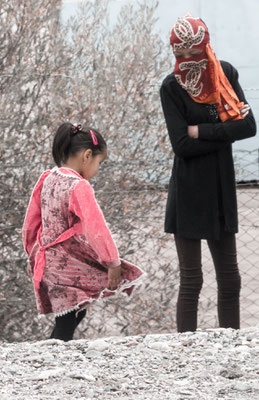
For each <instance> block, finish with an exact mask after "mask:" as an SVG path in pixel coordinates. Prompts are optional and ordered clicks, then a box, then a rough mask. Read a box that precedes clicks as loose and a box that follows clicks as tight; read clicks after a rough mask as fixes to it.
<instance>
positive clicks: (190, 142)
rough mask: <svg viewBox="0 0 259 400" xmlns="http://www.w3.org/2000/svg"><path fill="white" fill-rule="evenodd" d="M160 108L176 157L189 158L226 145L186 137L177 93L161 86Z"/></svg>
mask: <svg viewBox="0 0 259 400" xmlns="http://www.w3.org/2000/svg"><path fill="white" fill-rule="evenodd" d="M160 97H161V103H162V108H163V112H164V116H165V121H166V125H167V130H168V134H169V137H170V141H171V144H172V147H173V151H174V153H175V154H176V155H177V156H178V157H182V158H191V157H196V156H200V155H205V154H208V153H213V152H215V151H218V150H221V149H222V148H223V147H225V146H226V143H223V142H219V141H215V142H213V141H206V140H200V139H193V138H191V137H189V136H188V124H187V121H186V120H185V118H184V117H183V115H182V112H181V108H183V107H181V105H180V104H179V101H178V99H177V93H174V92H173V91H172V89H171V88H170V87H169V86H168V85H166V84H163V85H162V87H161V89H160Z"/></svg>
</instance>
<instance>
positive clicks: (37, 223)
mask: <svg viewBox="0 0 259 400" xmlns="http://www.w3.org/2000/svg"><path fill="white" fill-rule="evenodd" d="M22 233H23V243H24V248H25V251H26V252H27V254H28V257H29V261H30V265H31V269H32V271H33V280H34V289H35V296H36V303H37V309H38V313H39V314H48V313H54V314H55V315H56V316H58V315H63V314H66V313H67V312H70V311H73V310H79V309H81V308H84V307H85V306H86V305H87V304H88V303H89V302H92V301H94V300H98V299H100V298H101V297H106V296H111V295H114V294H117V293H121V292H123V293H126V294H127V295H130V294H131V292H132V290H133V288H134V286H136V285H137V284H139V283H140V278H142V277H143V271H142V270H141V269H140V268H138V267H136V266H135V265H133V264H130V263H128V262H126V261H124V260H121V259H120V258H119V254H118V250H117V247H116V245H115V243H114V241H113V238H112V236H111V233H110V231H109V229H108V227H107V225H106V222H105V219H104V216H103V214H102V211H101V209H100V207H99V206H98V204H97V202H96V199H95V195H94V190H93V188H92V187H91V185H90V183H89V182H88V181H87V180H85V179H83V178H82V176H81V175H79V174H78V173H77V172H75V171H74V170H72V169H70V168H63V167H62V168H57V167H56V168H54V169H52V170H49V171H45V172H44V173H43V174H42V175H41V177H40V178H39V180H38V182H37V183H36V186H35V188H34V190H33V193H32V196H31V199H30V202H29V206H28V209H27V213H26V216H25V221H24V224H23V230H22ZM120 263H121V265H122V281H121V283H120V285H119V287H118V288H117V289H116V290H109V289H108V288H107V287H108V268H112V267H116V266H118V265H119V264H120Z"/></svg>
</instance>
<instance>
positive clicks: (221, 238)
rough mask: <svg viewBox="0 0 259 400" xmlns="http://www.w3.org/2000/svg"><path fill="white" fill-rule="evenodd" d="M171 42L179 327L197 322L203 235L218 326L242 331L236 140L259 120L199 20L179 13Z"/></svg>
mask: <svg viewBox="0 0 259 400" xmlns="http://www.w3.org/2000/svg"><path fill="white" fill-rule="evenodd" d="M170 42H171V45H172V48H173V52H174V55H175V58H176V63H175V67H174V73H172V74H170V75H168V76H167V77H166V78H165V80H164V81H163V84H162V87H161V101H162V107H163V111H164V116H165V120H166V124H167V129H168V133H169V137H170V140H171V144H172V147H173V150H174V153H175V157H174V167H173V172H172V177H171V180H170V184H169V192H168V201H167V207H166V219H165V231H166V232H169V233H174V236H175V244H176V249H177V253H178V258H179V265H180V290H179V296H178V302H177V328H178V331H179V332H185V331H194V330H196V328H197V309H198V299H199V294H200V290H201V287H202V282H203V278H202V268H201V239H206V240H207V242H208V245H209V248H210V252H211V255H212V258H213V261H214V265H215V270H216V279H217V284H218V316H219V324H220V326H221V327H224V328H229V327H230V328H235V329H238V328H239V327H240V323H239V293H240V275H239V270H238V265H237V255H236V239H235V233H236V232H237V230H238V223H237V203H236V185H235V173H234V165H233V157H232V148H231V143H233V142H235V141H236V140H241V139H245V138H248V137H251V136H254V135H255V133H256V124H255V120H254V116H253V113H252V111H251V110H250V107H249V106H248V105H247V104H246V99H245V96H244V93H243V90H242V88H241V87H240V84H239V82H238V72H237V70H236V69H235V68H234V67H233V66H232V65H231V64H230V63H228V62H226V61H222V62H220V61H219V60H218V59H217V58H216V56H215V54H214V52H213V50H212V48H211V46H210V41H209V32H208V28H207V26H206V25H205V23H204V22H203V21H202V20H201V19H199V18H194V17H191V16H185V17H182V18H179V19H178V20H177V21H176V24H175V25H174V27H173V29H172V32H171V38H170Z"/></svg>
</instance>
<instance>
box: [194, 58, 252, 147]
mask: <svg viewBox="0 0 259 400" xmlns="http://www.w3.org/2000/svg"><path fill="white" fill-rule="evenodd" d="M229 66H230V67H231V77H230V78H229V81H230V83H231V85H232V87H233V89H234V91H235V92H236V94H237V96H238V98H239V100H240V101H243V102H244V103H245V104H247V100H246V98H245V95H244V92H243V90H242V88H241V86H240V84H239V81H238V72H237V70H236V69H235V68H234V67H233V66H232V65H230V64H229ZM198 129H199V138H200V139H202V140H207V141H211V140H212V141H221V142H227V143H233V142H235V141H236V140H242V139H247V138H249V137H252V136H255V134H256V123H255V119H254V116H253V113H252V110H250V111H249V113H248V115H247V116H246V117H245V118H244V119H239V120H236V121H226V122H220V123H215V124H213V123H208V124H207V123H205V124H200V125H198Z"/></svg>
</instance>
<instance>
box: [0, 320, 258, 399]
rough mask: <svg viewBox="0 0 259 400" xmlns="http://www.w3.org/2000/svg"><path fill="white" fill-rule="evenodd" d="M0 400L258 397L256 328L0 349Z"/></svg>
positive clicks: (2, 346) (2, 345)
mask: <svg viewBox="0 0 259 400" xmlns="http://www.w3.org/2000/svg"><path fill="white" fill-rule="evenodd" d="M0 365H1V368H0V399H1V400H24V399H26V400H36V399H37V400H45V399H48V400H61V399H62V400H69V399H73V400H74V399H81V400H94V399H103V400H106V399H107V400H110V399H113V400H116V399H121V400H124V399H125V400H126V399H134V400H149V399H150V400H151V399H152V400H154V399H155V400H160V399H161V400H162V399H163V400H166V399H170V400H187V399H193V400H194V399H195V400H196V399H197V400H198V399H199V400H202V399H206V400H213V399H217V400H220V399H235V400H237V399H249V400H252V399H259V326H258V327H257V328H247V329H243V330H240V331H233V330H231V329H227V330H224V329H209V330H203V331H201V330H198V331H196V332H195V333H191V332H187V333H182V334H177V333H175V334H164V335H146V336H145V335H140V336H129V337H124V338H116V337H110V338H104V339H98V340H95V341H87V340H74V341H71V342H68V343H64V342H61V341H59V340H45V341H40V342H34V343H28V342H25V343H0Z"/></svg>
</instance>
